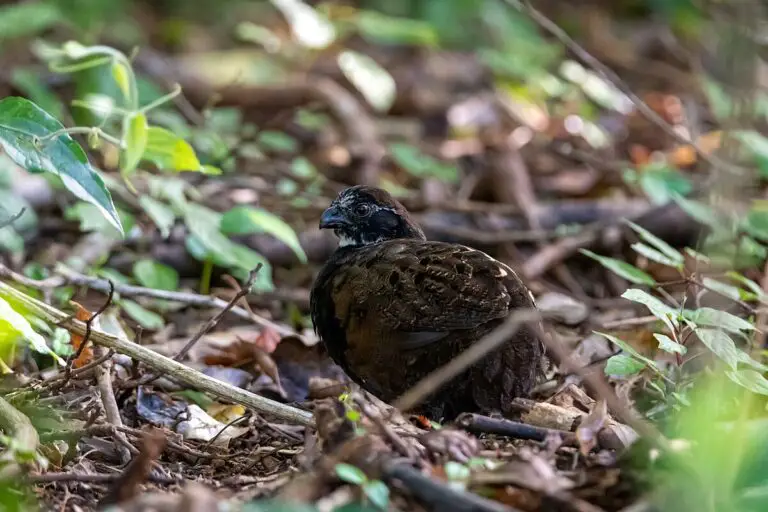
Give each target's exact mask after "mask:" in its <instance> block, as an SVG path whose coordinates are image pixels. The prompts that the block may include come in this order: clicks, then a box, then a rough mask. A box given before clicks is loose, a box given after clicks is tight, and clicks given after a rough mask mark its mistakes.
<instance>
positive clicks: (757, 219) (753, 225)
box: [744, 209, 768, 241]
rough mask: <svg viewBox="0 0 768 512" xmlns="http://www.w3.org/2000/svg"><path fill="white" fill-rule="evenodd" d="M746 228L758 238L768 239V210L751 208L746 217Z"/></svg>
mask: <svg viewBox="0 0 768 512" xmlns="http://www.w3.org/2000/svg"><path fill="white" fill-rule="evenodd" d="M744 229H745V230H746V231H747V233H749V234H750V235H752V236H753V237H755V238H757V239H758V240H763V241H765V240H768V210H764V209H759V210H756V209H753V210H750V211H749V213H748V214H747V217H746V219H744Z"/></svg>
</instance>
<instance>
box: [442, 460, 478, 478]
mask: <svg viewBox="0 0 768 512" xmlns="http://www.w3.org/2000/svg"><path fill="white" fill-rule="evenodd" d="M443 469H444V470H445V477H446V478H447V479H448V480H452V481H458V482H466V481H467V480H469V477H470V475H471V471H470V470H469V467H467V466H465V465H464V464H461V463H459V462H456V461H448V462H446V463H445V464H444V465H443Z"/></svg>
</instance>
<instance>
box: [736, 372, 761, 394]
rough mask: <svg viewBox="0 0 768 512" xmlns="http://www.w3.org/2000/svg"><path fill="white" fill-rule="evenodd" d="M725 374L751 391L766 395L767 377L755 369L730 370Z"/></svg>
mask: <svg viewBox="0 0 768 512" xmlns="http://www.w3.org/2000/svg"><path fill="white" fill-rule="evenodd" d="M726 375H727V376H728V378H729V379H731V380H732V381H733V382H735V383H736V384H738V385H739V386H742V387H744V388H747V389H748V390H750V391H752V392H753V393H758V394H761V395H768V379H766V378H765V377H764V376H763V375H762V374H761V373H760V372H756V371H755V370H731V371H728V372H726Z"/></svg>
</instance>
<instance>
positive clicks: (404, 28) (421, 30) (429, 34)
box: [355, 10, 439, 46]
mask: <svg viewBox="0 0 768 512" xmlns="http://www.w3.org/2000/svg"><path fill="white" fill-rule="evenodd" d="M355 21H356V23H357V28H358V30H359V31H360V33H361V34H362V36H363V37H364V38H366V39H368V40H373V41H375V42H378V43H384V44H399V45H414V46H435V45H437V44H438V39H439V38H438V35H437V31H436V30H435V29H434V27H433V26H432V25H431V24H429V23H427V22H425V21H422V20H417V19H411V18H399V17H393V16H387V15H386V14H382V13H380V12H377V11H363V10H360V11H358V12H357V17H356V19H355Z"/></svg>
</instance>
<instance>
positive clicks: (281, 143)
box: [256, 130, 299, 153]
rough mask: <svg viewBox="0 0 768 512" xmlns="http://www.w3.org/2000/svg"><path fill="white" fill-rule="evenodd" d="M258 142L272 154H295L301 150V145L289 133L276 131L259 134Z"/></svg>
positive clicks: (265, 131)
mask: <svg viewBox="0 0 768 512" xmlns="http://www.w3.org/2000/svg"><path fill="white" fill-rule="evenodd" d="M256 140H257V142H258V143H259V145H260V146H263V147H264V149H265V150H267V151H272V152H284V153H295V152H296V151H298V150H299V143H298V142H297V141H296V139H294V138H293V137H291V136H290V135H288V134H287V133H283V132H278V131H275V130H264V131H262V132H259V135H258V137H257V139H256Z"/></svg>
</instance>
